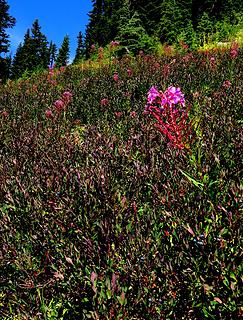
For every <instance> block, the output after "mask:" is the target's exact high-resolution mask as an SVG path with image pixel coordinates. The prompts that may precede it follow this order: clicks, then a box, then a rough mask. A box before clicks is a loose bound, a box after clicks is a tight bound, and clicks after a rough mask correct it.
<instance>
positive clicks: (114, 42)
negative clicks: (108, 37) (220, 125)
mask: <svg viewBox="0 0 243 320" xmlns="http://www.w3.org/2000/svg"><path fill="white" fill-rule="evenodd" d="M119 44H120V42H119V41H111V43H110V46H111V47H117V46H119Z"/></svg>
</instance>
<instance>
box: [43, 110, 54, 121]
mask: <svg viewBox="0 0 243 320" xmlns="http://www.w3.org/2000/svg"><path fill="white" fill-rule="evenodd" d="M45 116H46V118H47V119H52V118H53V114H52V111H51V110H50V109H47V110H46V111H45Z"/></svg>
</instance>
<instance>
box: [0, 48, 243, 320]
mask: <svg viewBox="0 0 243 320" xmlns="http://www.w3.org/2000/svg"><path fill="white" fill-rule="evenodd" d="M242 56H243V53H242V50H241V49H239V50H238V55H237V56H236V57H235V58H234V59H232V57H231V54H230V51H219V50H215V51H210V52H204V53H193V54H185V55H183V56H180V55H178V56H173V57H169V56H165V57H162V58H161V57H160V58H156V57H151V56H143V57H138V58H136V59H131V58H124V59H123V60H121V61H115V60H114V61H111V62H110V63H109V64H107V63H106V64H104V65H102V61H100V66H99V68H93V67H92V65H90V66H88V65H80V66H77V67H68V68H66V69H65V70H64V71H62V72H59V73H56V74H55V75H53V76H50V75H47V74H43V75H38V76H36V77H34V76H33V77H32V78H31V79H28V80H21V81H19V82H18V83H12V82H9V83H8V84H7V86H6V87H2V88H0V91H1V92H0V108H1V109H0V112H1V110H2V113H1V115H0V116H1V122H0V144H1V147H0V218H1V220H0V285H1V293H0V317H1V319H88V318H91V319H204V318H209V319H236V318H237V317H240V312H241V311H240V307H241V305H240V274H241V264H240V248H241V247H242V245H241V244H242V243H241V229H240V228H241V226H240V213H239V210H240V203H241V202H240V201H241V200H240V162H241V155H240V143H241V139H242V135H241V134H242V131H241V111H242V61H243V59H242ZM128 68H131V69H132V75H130V76H129V75H128V74H127V69H128ZM114 72H118V75H119V81H117V82H116V81H114V79H113V74H114ZM226 80H228V81H230V82H231V85H230V86H229V87H227V86H225V85H224V84H225V81H226ZM171 84H173V85H176V86H180V88H181V90H182V91H183V92H184V93H185V98H186V104H187V105H188V106H190V118H191V120H192V125H193V132H192V135H191V136H190V148H191V153H190V152H187V151H185V150H182V151H180V150H177V149H173V148H171V147H170V146H169V145H168V143H167V141H166V140H165V139H164V138H163V136H162V135H161V134H160V133H158V132H157V131H156V129H155V128H154V126H153V120H152V118H150V117H149V116H146V115H144V114H143V109H144V105H145V103H146V96H147V91H148V90H149V88H150V87H151V86H152V85H157V86H159V87H160V88H161V89H162V90H165V89H166V88H167V87H168V86H169V85H171ZM64 91H70V92H72V94H73V97H72V101H71V102H70V103H69V104H68V106H67V109H66V111H65V112H60V113H57V112H56V111H55V108H54V106H53V103H54V101H56V100H57V99H60V97H61V96H62V94H63V92H64ZM104 98H106V99H108V104H107V105H102V104H101V100H102V99H104ZM47 109H50V110H52V113H53V118H52V119H47V118H46V117H45V111H46V110H47ZM3 111H4V112H3ZM118 112H119V113H118ZM131 112H133V113H132V114H131Z"/></svg>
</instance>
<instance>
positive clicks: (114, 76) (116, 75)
mask: <svg viewBox="0 0 243 320" xmlns="http://www.w3.org/2000/svg"><path fill="white" fill-rule="evenodd" d="M113 79H114V81H116V82H117V81H118V80H119V75H118V73H117V72H115V73H114V75H113Z"/></svg>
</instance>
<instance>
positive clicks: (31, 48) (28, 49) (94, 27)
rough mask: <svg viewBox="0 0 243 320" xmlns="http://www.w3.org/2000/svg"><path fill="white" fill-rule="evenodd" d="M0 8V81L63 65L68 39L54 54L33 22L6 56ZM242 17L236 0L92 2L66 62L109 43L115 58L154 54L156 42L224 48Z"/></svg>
mask: <svg viewBox="0 0 243 320" xmlns="http://www.w3.org/2000/svg"><path fill="white" fill-rule="evenodd" d="M0 5H1V10H0V55H1V53H4V54H5V56H3V57H1V56H0V70H1V71H0V79H2V80H4V81H5V80H6V79H7V78H11V79H18V78H20V77H23V76H24V77H26V76H29V75H30V74H31V73H32V72H33V71H36V70H38V69H39V70H43V69H46V68H47V67H48V66H50V65H51V66H53V65H54V64H55V65H56V66H57V67H60V66H66V65H67V64H68V63H69V51H70V48H69V40H70V39H69V37H68V36H64V39H63V43H62V45H61V47H60V48H59V50H57V47H56V45H55V43H54V42H53V41H50V42H49V41H48V40H47V37H46V36H45V35H44V34H43V33H42V31H41V26H40V23H39V21H38V19H37V20H35V21H34V22H33V25H32V27H31V29H28V30H27V31H26V34H25V36H24V40H23V43H20V44H19V47H18V48H17V51H16V53H15V55H14V57H12V58H11V57H10V56H8V55H7V53H8V50H9V39H8V38H9V37H8V35H7V31H6V30H7V28H9V27H13V26H14V24H15V19H14V18H13V17H11V16H10V15H9V6H8V5H7V2H6V0H0ZM242 13H243V2H242V1H241V0H200V1H199V0H184V1H181V0H180V1H179V0H150V1H148V0H146V1H144V0H140V1H134V0H92V10H91V12H90V13H89V23H88V25H87V27H86V31H85V34H82V32H79V33H78V36H77V50H76V53H75V58H74V60H73V61H72V63H74V64H76V63H79V62H80V61H82V60H84V59H88V58H90V56H91V55H92V51H93V48H94V47H95V48H96V50H97V49H98V48H106V47H107V46H109V44H110V42H112V41H117V42H119V43H120V51H119V52H117V54H118V55H119V56H120V57H121V56H122V55H123V54H127V53H129V54H130V55H136V54H138V53H139V51H140V50H143V51H144V52H145V53H146V54H148V53H152V54H155V53H157V52H158V51H159V49H160V47H161V44H169V45H172V44H173V45H174V46H175V47H178V46H181V45H184V46H185V47H187V48H188V49H190V50H195V49H198V48H200V47H202V46H205V45H208V44H212V43H214V44H218V43H219V44H222V45H224V44H225V42H230V41H232V39H235V38H236V37H237V36H238V34H239V33H242V30H243V20H242V16H243V15H242ZM240 37H241V38H242V35H241V36H239V38H240ZM238 41H239V39H238ZM241 41H242V39H241ZM222 42H223V43H222Z"/></svg>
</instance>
